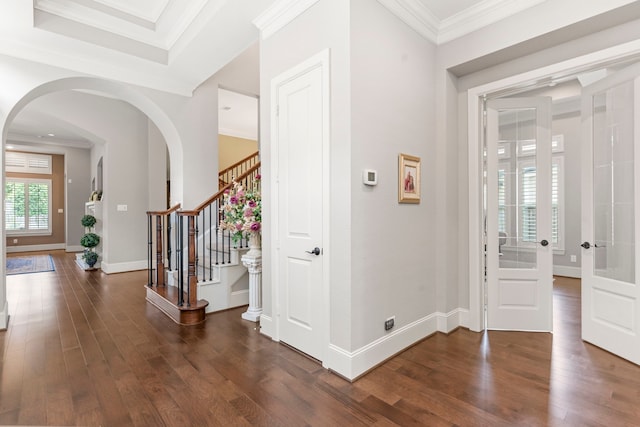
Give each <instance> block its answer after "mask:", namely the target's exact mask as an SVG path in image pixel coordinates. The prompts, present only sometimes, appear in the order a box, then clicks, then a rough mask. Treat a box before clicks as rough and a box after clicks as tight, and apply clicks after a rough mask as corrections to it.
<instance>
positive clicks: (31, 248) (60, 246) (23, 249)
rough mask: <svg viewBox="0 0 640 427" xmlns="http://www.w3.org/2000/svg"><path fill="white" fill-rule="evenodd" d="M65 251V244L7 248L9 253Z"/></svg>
mask: <svg viewBox="0 0 640 427" xmlns="http://www.w3.org/2000/svg"><path fill="white" fill-rule="evenodd" d="M58 249H65V244H64V243H52V244H49V245H24V246H7V253H9V252H32V251H55V250H58Z"/></svg>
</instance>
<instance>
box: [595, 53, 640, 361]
mask: <svg viewBox="0 0 640 427" xmlns="http://www.w3.org/2000/svg"><path fill="white" fill-rule="evenodd" d="M639 76H640V64H636V65H634V66H631V67H629V68H626V69H624V70H621V71H618V72H616V73H615V74H614V75H612V76H610V77H607V78H605V79H602V80H600V81H599V82H597V83H595V84H593V85H591V86H589V87H586V88H585V89H584V90H583V95H582V123H583V147H584V150H583V162H582V173H583V180H582V237H583V239H584V242H583V243H582V247H583V249H582V338H583V340H585V341H588V342H590V343H592V344H595V345H597V346H599V347H602V348H604V349H605V350H608V351H610V352H612V353H614V354H617V355H618V356H621V357H623V358H625V359H628V360H630V361H632V362H634V363H638V364H640V336H639V333H640V331H639V329H640V286H638V279H639V277H638V272H639V269H638V268H639V260H640V254H639V251H638V243H639V241H638V232H639V231H640V223H639V218H640V207H639V206H638V201H639V200H640V193H639V191H640V182H639V178H640V175H639V173H638V168H637V167H636V166H637V165H639V164H640V163H639V160H640V157H639V156H640V149H639V147H640V134H639V129H638V127H637V124H638V123H640V77H639Z"/></svg>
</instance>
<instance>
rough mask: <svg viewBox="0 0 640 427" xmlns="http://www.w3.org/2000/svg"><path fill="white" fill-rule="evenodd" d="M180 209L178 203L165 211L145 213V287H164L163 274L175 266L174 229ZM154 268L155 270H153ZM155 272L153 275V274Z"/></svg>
mask: <svg viewBox="0 0 640 427" xmlns="http://www.w3.org/2000/svg"><path fill="white" fill-rule="evenodd" d="M179 209H180V204H179V203H178V204H177V205H175V206H174V207H172V208H171V209H168V210H165V211H148V212H147V247H148V249H147V263H148V270H149V280H148V283H147V286H149V287H151V286H153V285H154V284H155V285H156V286H165V284H166V280H165V272H166V271H171V269H172V266H175V264H176V260H177V256H176V255H175V254H174V253H173V250H174V248H179V246H177V244H176V237H177V235H176V233H175V232H174V227H175V224H176V219H177V212H178V210H179ZM154 267H155V268H154ZM154 271H155V274H154Z"/></svg>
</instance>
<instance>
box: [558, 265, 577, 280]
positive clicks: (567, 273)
mask: <svg viewBox="0 0 640 427" xmlns="http://www.w3.org/2000/svg"><path fill="white" fill-rule="evenodd" d="M553 275H554V276H564V277H573V278H575V279H580V278H581V277H582V269H581V268H580V267H571V266H568V265H554V266H553Z"/></svg>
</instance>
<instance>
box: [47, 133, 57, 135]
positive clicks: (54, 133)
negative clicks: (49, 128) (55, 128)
mask: <svg viewBox="0 0 640 427" xmlns="http://www.w3.org/2000/svg"><path fill="white" fill-rule="evenodd" d="M47 136H56V134H55V133H48V134H47Z"/></svg>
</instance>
